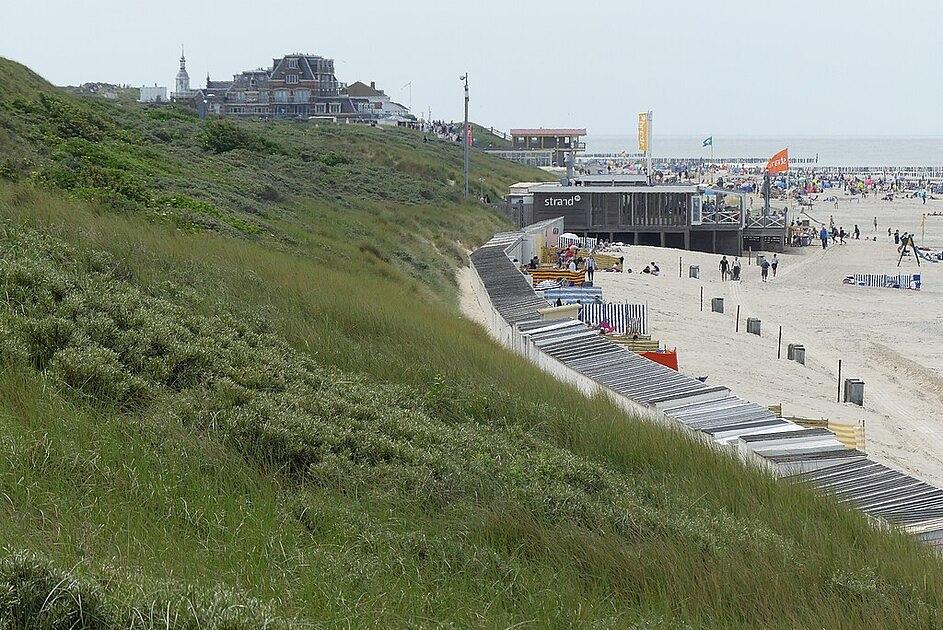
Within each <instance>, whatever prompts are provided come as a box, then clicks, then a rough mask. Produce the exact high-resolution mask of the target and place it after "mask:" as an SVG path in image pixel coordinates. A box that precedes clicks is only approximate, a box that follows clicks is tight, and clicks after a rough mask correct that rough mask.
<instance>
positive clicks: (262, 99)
mask: <svg viewBox="0 0 943 630" xmlns="http://www.w3.org/2000/svg"><path fill="white" fill-rule="evenodd" d="M259 102H260V103H268V92H266V91H264V90H263V91H260V92H259Z"/></svg>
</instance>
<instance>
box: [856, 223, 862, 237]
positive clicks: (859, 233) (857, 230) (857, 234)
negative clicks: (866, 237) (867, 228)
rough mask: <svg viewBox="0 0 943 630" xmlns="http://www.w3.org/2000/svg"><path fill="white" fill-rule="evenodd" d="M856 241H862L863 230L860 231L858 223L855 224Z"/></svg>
mask: <svg viewBox="0 0 943 630" xmlns="http://www.w3.org/2000/svg"><path fill="white" fill-rule="evenodd" d="M855 240H856V241H860V240H861V230H859V229H858V224H857V223H855Z"/></svg>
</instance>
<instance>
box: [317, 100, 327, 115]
mask: <svg viewBox="0 0 943 630" xmlns="http://www.w3.org/2000/svg"><path fill="white" fill-rule="evenodd" d="M325 107H326V105H325V104H324V103H318V104H317V105H315V106H314V112H315V113H316V114H323V113H324V112H325V111H327V110H326V109H325Z"/></svg>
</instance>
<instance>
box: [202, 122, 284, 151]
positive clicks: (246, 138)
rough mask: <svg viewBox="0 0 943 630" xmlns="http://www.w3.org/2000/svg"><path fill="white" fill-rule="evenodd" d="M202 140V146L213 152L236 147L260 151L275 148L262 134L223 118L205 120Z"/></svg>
mask: <svg viewBox="0 0 943 630" xmlns="http://www.w3.org/2000/svg"><path fill="white" fill-rule="evenodd" d="M202 141H203V146H204V148H206V149H207V150H209V151H213V152H214V153H226V152H228V151H234V150H236V149H243V150H245V151H249V152H251V153H262V152H265V151H270V150H272V149H274V148H275V145H274V144H273V143H272V142H270V141H268V140H266V139H265V138H263V137H262V136H260V135H258V134H255V133H252V132H250V131H249V130H247V129H243V128H242V127H240V126H239V125H238V124H236V123H233V122H231V121H228V120H224V119H217V120H209V121H207V122H206V125H205V126H204V128H203V134H202Z"/></svg>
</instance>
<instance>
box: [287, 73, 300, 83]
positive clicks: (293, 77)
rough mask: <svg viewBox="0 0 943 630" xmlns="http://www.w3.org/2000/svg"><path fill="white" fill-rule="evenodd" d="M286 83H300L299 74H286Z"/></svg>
mask: <svg viewBox="0 0 943 630" xmlns="http://www.w3.org/2000/svg"><path fill="white" fill-rule="evenodd" d="M285 83H287V84H289V85H294V84H295V83H298V75H297V74H286V75H285Z"/></svg>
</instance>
